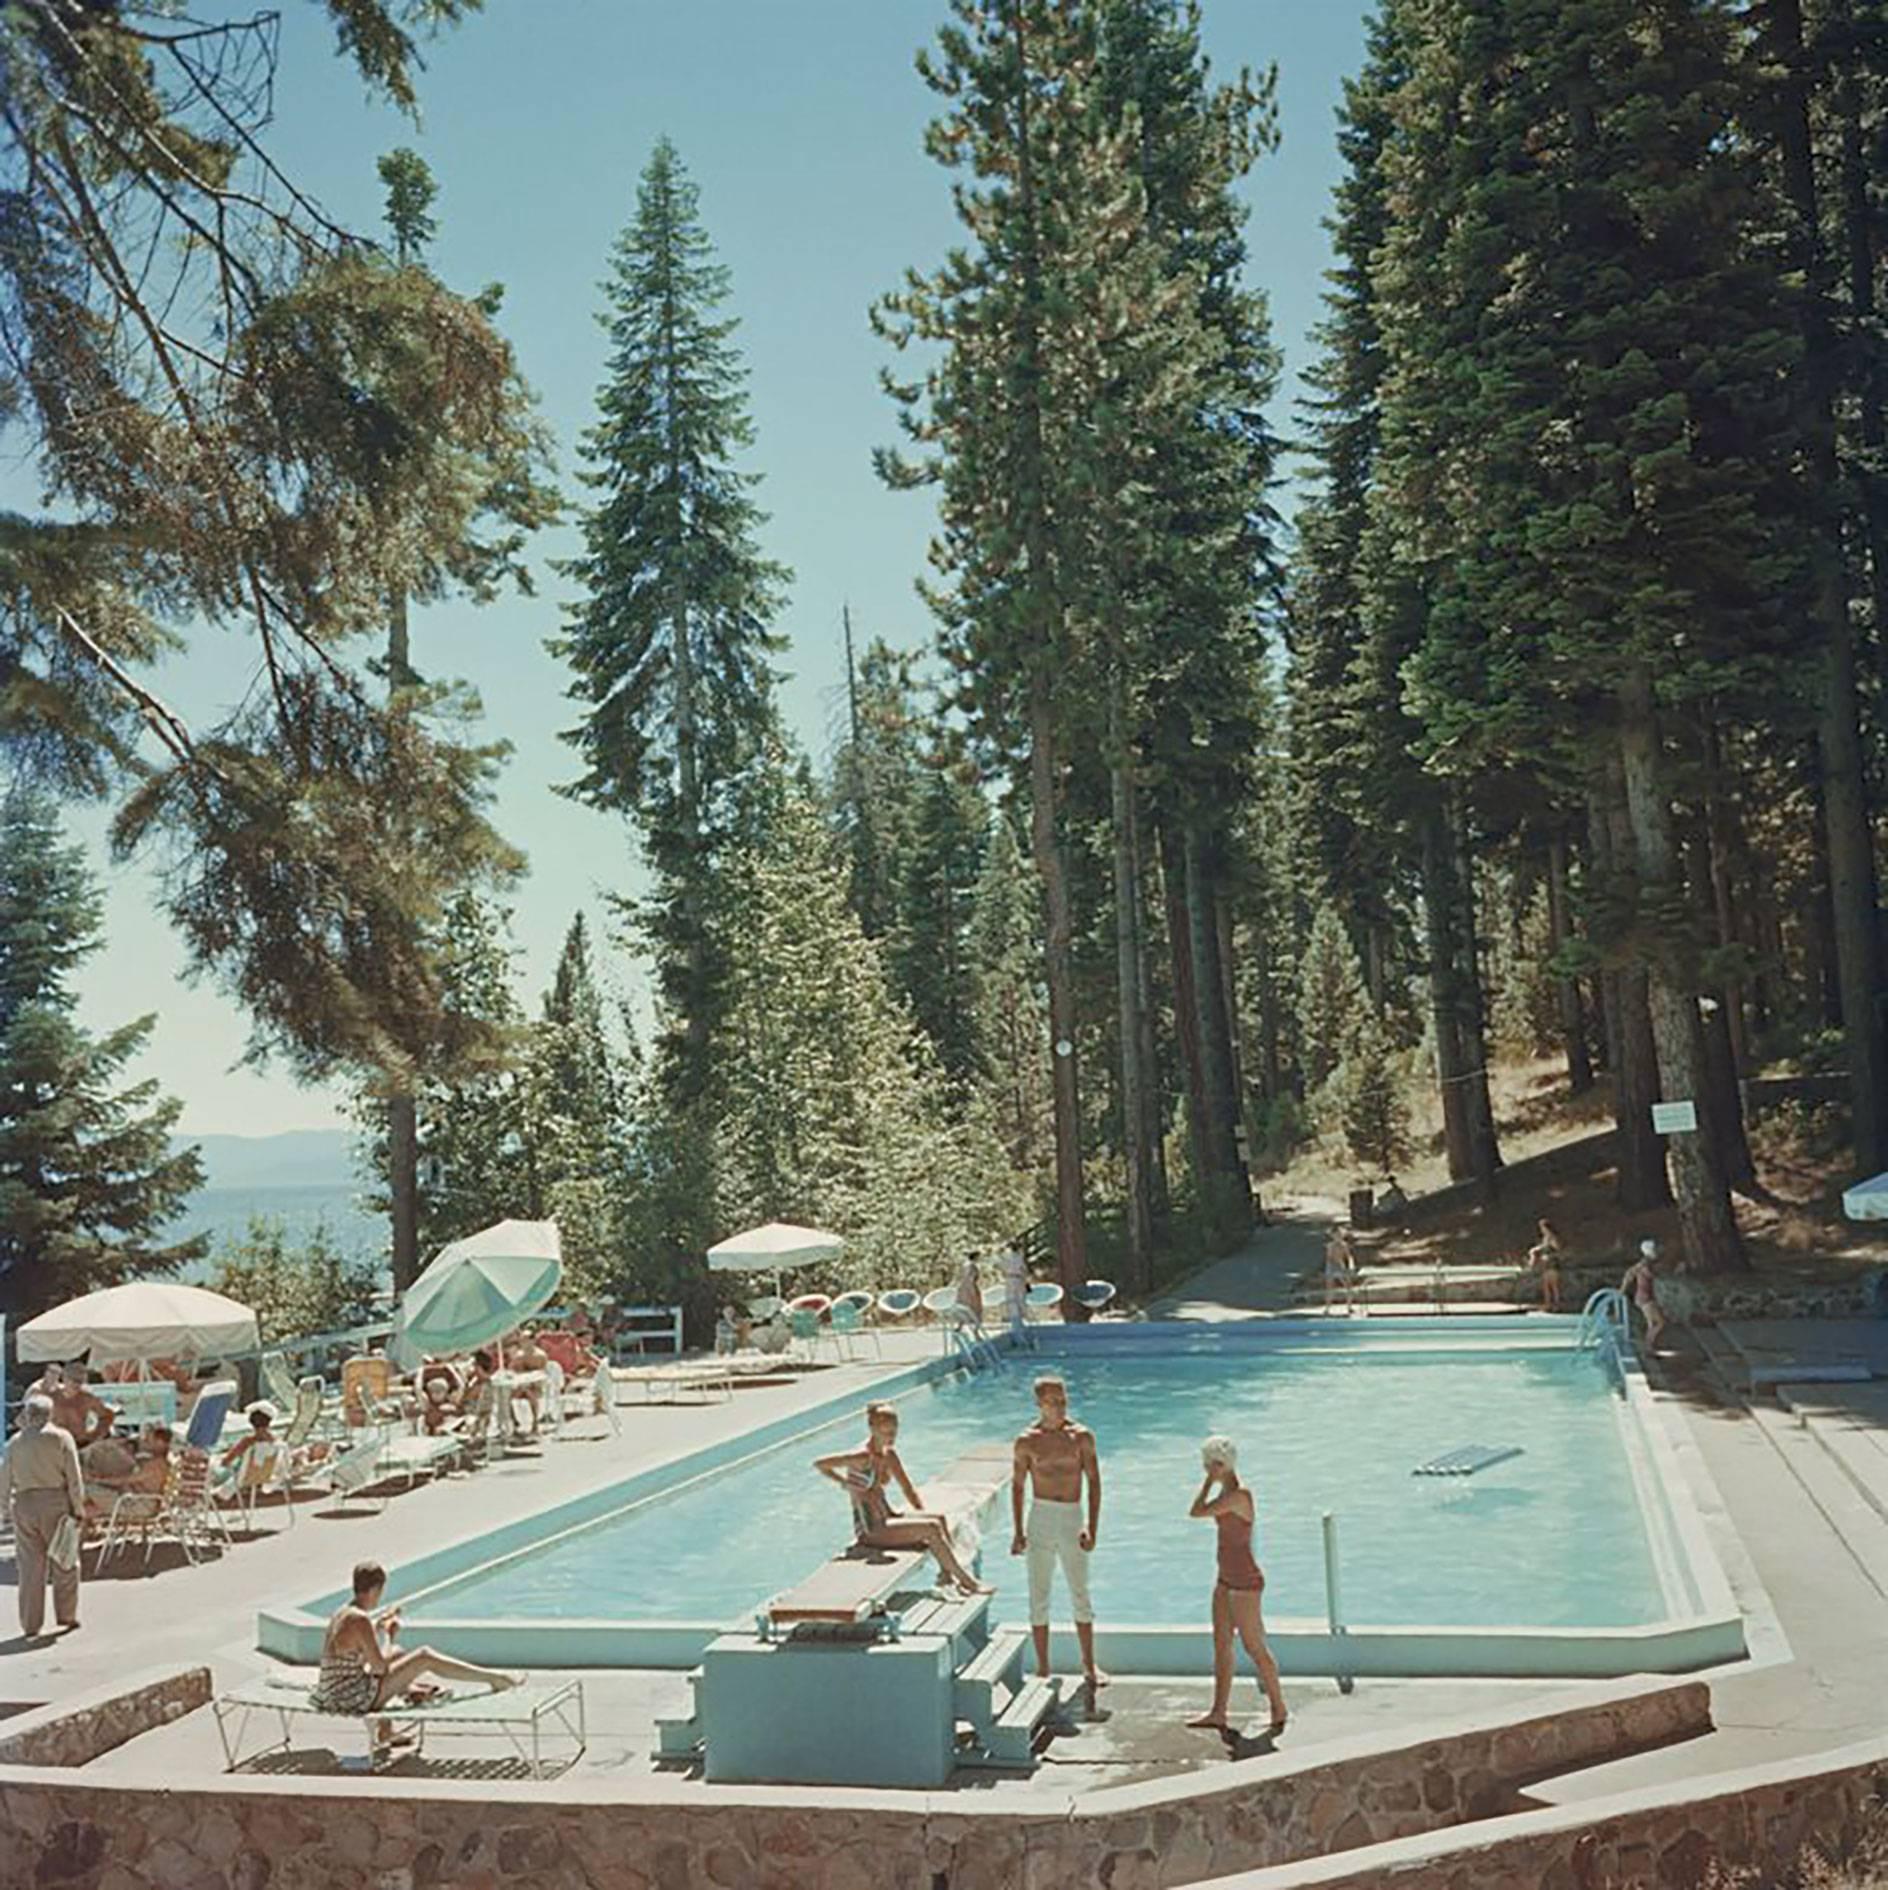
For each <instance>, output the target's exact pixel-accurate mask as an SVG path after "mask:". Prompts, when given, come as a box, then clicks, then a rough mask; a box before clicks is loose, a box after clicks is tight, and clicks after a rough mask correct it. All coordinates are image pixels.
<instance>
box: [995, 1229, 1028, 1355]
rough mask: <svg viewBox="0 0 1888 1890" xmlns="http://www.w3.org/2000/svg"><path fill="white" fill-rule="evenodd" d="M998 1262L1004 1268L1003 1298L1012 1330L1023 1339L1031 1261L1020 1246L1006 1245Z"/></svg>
mask: <svg viewBox="0 0 1888 1890" xmlns="http://www.w3.org/2000/svg"><path fill="white" fill-rule="evenodd" d="M997 1264H998V1265H999V1266H1001V1267H1002V1269H1003V1298H1004V1301H1005V1303H1006V1305H1007V1307H1008V1310H1009V1321H1010V1332H1011V1334H1012V1336H1013V1337H1015V1338H1017V1339H1019V1340H1020V1339H1021V1338H1022V1336H1023V1326H1024V1324H1025V1323H1026V1322H1027V1320H1028V1318H1029V1262H1028V1261H1027V1260H1025V1259H1024V1258H1023V1255H1022V1250H1021V1249H1020V1248H1018V1247H1006V1248H1004V1250H1003V1252H1002V1254H1001V1255H1000V1256H999V1257H998V1262H997Z"/></svg>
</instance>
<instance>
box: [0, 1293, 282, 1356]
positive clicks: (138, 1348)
mask: <svg viewBox="0 0 1888 1890" xmlns="http://www.w3.org/2000/svg"><path fill="white" fill-rule="evenodd" d="M18 1339H19V1348H20V1357H21V1358H22V1359H42V1360H43V1359H69V1358H85V1357H88V1356H89V1357H90V1359H91V1361H92V1363H93V1364H94V1365H97V1364H101V1363H103V1362H104V1361H105V1360H107V1359H122V1358H134V1359H138V1360H140V1361H142V1360H147V1359H153V1358H198V1357H201V1356H202V1355H203V1354H205V1353H214V1354H221V1353H228V1352H253V1351H254V1350H255V1349H256V1345H257V1343H258V1338H257V1332H256V1315H255V1314H254V1313H252V1312H251V1311H250V1310H249V1308H248V1307H247V1306H243V1305H239V1304H238V1303H237V1302H236V1301H235V1300H233V1299H226V1298H224V1296H223V1295H222V1294H221V1293H212V1292H211V1291H210V1290H209V1289H208V1288H207V1287H203V1286H180V1285H178V1284H177V1282H176V1281H174V1280H130V1281H127V1282H126V1283H125V1284H124V1285H123V1286H108V1287H105V1288H104V1289H103V1290H102V1291H100V1292H97V1293H87V1294H85V1295H84V1297H83V1298H80V1299H73V1300H68V1301H67V1302H66V1303H65V1305H63V1306H55V1307H54V1308H53V1309H52V1311H51V1312H43V1313H41V1314H40V1315H39V1317H38V1318H37V1319H29V1320H28V1321H27V1322H26V1324H25V1325H23V1326H22V1327H21V1328H20V1330H19V1334H18Z"/></svg>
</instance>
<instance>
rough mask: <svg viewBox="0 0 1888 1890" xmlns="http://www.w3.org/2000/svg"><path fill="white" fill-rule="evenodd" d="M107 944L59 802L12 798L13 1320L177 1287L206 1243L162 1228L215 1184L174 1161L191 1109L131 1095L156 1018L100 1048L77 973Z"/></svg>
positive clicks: (5, 1186)
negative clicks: (119, 1293)
mask: <svg viewBox="0 0 1888 1890" xmlns="http://www.w3.org/2000/svg"><path fill="white" fill-rule="evenodd" d="M102 942H103V940H102V936H101V927H100V918H99V899H98V894H97V892H96V890H95V889H94V887H93V885H92V883H91V879H90V876H89V875H88V874H87V872H86V870H85V861H84V855H83V854H82V853H81V852H80V850H79V849H78V848H77V847H73V846H68V845H66V844H65V843H64V842H63V841H62V839H61V836H60V832H59V823H58V820H57V818H56V816H55V815H54V813H53V810H52V806H51V803H50V802H49V801H47V800H45V799H43V798H41V797H40V796H38V795H36V794H33V793H30V792H28V791H25V790H23V789H15V790H14V791H13V792H11V793H9V794H8V795H7V796H6V798H5V799H4V800H0V1313H4V1314H5V1316H6V1317H7V1318H8V1319H9V1320H12V1321H15V1322H17V1321H19V1320H21V1319H27V1318H31V1317H32V1315H33V1314H35V1313H38V1312H43V1311H44V1310H45V1309H46V1308H47V1307H49V1306H54V1305H57V1304H58V1303H59V1302H60V1301H62V1300H66V1299H71V1298H74V1297H76V1296H77V1295H79V1294H81V1293H89V1292H92V1291H93V1290H95V1289H96V1288H98V1287H101V1286H115V1285H117V1284H118V1283H119V1282H120V1281H123V1280H127V1279H132V1278H134V1277H136V1276H138V1275H140V1274H146V1273H169V1272H172V1271H174V1270H175V1269H176V1268H177V1267H178V1266H180V1265H181V1264H182V1263H183V1262H185V1261H187V1260H194V1259H197V1258H199V1257H200V1256H201V1255H202V1254H203V1252H204V1250H205V1247H206V1246H207V1244H208V1243H207V1242H206V1241H205V1240H203V1239H202V1238H200V1237H199V1238H196V1239H191V1240H182V1241H174V1242H171V1243H169V1244H166V1243H165V1242H164V1241H163V1240H162V1239H161V1238H160V1237H159V1230H160V1229H161V1228H162V1227H163V1226H164V1225H165V1223H166V1222H168V1221H171V1220H174V1219H175V1218H176V1217H177V1215H178V1214H179V1213H180V1212H181V1211H182V1210H183V1207H184V1204H185V1202H186V1201H187V1200H188V1198H189V1196H190V1195H191V1194H192V1193H193V1192H194V1191H195V1190H196V1189H197V1188H199V1187H201V1186H202V1185H203V1166H202V1163H201V1162H200V1161H199V1159H198V1157H197V1151H196V1150H195V1149H194V1148H186V1149H176V1148H174V1147H173V1141H174V1138H173V1136H172V1133H171V1132H172V1130H173V1129H174V1128H175V1126H176V1123H177V1117H178V1115H179V1113H180V1111H181V1110H182V1107H183V1105H182V1104H181V1103H179V1102H177V1101H176V1100H174V1099H173V1098H169V1097H163V1096H160V1095H159V1093H158V1088H157V1084H156V1083H155V1082H153V1081H146V1082H141V1083H129V1084H127V1083H123V1082H122V1081H121V1073H122V1071H123V1069H124V1067H125V1065H126V1064H127V1063H129V1062H130V1061H131V1060H132V1059H133V1058H134V1057H136V1056H137V1055H138V1054H139V1053H140V1052H141V1051H142V1050H143V1049H144V1047H145V1044H146V1042H147V1041H148V1039H149V1037H150V1034H151V1029H152V1026H153V1025H154V1024H155V1022H156V1019H155V1018H151V1017H142V1018H139V1019H137V1020H136V1021H135V1022H132V1023H129V1024H124V1025H121V1026H119V1027H118V1028H117V1029H115V1030H112V1031H109V1032H107V1033H106V1034H105V1035H104V1036H102V1037H94V1036H93V1035H92V1034H91V1033H90V1032H89V1031H87V1030H86V1028H85V1027H84V1025H83V1024H82V1023H81V1022H80V1021H79V1017H78V996H77V993H76V992H75V991H74V990H73V988H72V977H73V973H74V972H75V971H76V970H77V969H78V967H79V966H80V965H81V964H82V963H83V962H84V961H85V960H86V959H87V958H88V957H90V956H91V954H92V953H93V952H95V951H97V950H98V948H99V946H100V944H101V943H102Z"/></svg>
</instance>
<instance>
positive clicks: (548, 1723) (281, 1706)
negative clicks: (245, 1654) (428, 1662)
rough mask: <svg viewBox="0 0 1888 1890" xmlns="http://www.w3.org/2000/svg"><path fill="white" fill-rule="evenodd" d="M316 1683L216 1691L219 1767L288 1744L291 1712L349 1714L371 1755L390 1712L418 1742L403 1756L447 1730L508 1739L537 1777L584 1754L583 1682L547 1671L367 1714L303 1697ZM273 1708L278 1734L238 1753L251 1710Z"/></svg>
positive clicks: (274, 1677) (272, 1681) (253, 1683)
mask: <svg viewBox="0 0 1888 1890" xmlns="http://www.w3.org/2000/svg"><path fill="white" fill-rule="evenodd" d="M314 1686H315V1683H314V1681H312V1680H310V1679H305V1678H303V1677H302V1676H301V1675H299V1674H295V1675H291V1674H286V1673H277V1674H259V1675H257V1676H256V1678H254V1679H253V1680H248V1681H245V1682H244V1683H243V1684H242V1685H241V1686H238V1687H232V1688H231V1689H230V1690H229V1691H228V1692H227V1693H223V1694H219V1695H218V1696H217V1698H216V1700H215V1701H214V1702H213V1704H212V1710H213V1711H214V1712H215V1714H216V1730H217V1735H218V1737H219V1738H220V1739H221V1740H222V1742H223V1758H224V1761H225V1769H226V1770H228V1771H231V1772H233V1771H235V1770H236V1768H237V1767H238V1766H239V1765H243V1764H247V1763H248V1762H249V1760H251V1759H257V1758H260V1757H261V1756H262V1755H263V1754H264V1753H265V1752H275V1751H282V1750H286V1748H287V1746H288V1743H289V1737H290V1734H289V1722H290V1720H291V1719H294V1718H297V1717H313V1718H317V1719H349V1720H356V1721H358V1722H359V1724H360V1726H361V1728H362V1730H363V1731H364V1732H365V1733H366V1735H367V1740H368V1750H369V1753H370V1755H374V1756H376V1757H377V1756H378V1755H377V1754H375V1751H374V1745H373V1740H374V1722H375V1721H376V1720H381V1719H391V1720H393V1721H395V1723H396V1724H398V1725H399V1726H401V1727H403V1728H406V1729H408V1730H410V1731H412V1732H413V1733H414V1734H415V1735H416V1743H415V1744H414V1745H412V1746H408V1747H403V1748H401V1749H400V1752H399V1754H398V1756H399V1757H400V1758H401V1759H411V1758H417V1757H419V1756H421V1755H422V1754H423V1753H424V1751H425V1748H426V1735H427V1733H428V1732H434V1733H438V1734H440V1735H442V1736H443V1735H445V1734H447V1733H458V1734H461V1735H472V1734H485V1735H487V1736H491V1735H494V1734H497V1735H502V1736H503V1737H504V1738H506V1739H508V1740H509V1741H510V1742H511V1747H512V1750H513V1752H514V1753H515V1754H516V1755H517V1758H518V1759H519V1761H520V1762H521V1763H523V1764H526V1765H529V1767H530V1768H531V1776H532V1777H533V1778H543V1777H545V1776H546V1775H547V1773H548V1771H549V1770H551V1769H552V1768H555V1769H557V1770H559V1771H562V1770H566V1769H568V1768H569V1767H570V1766H572V1765H574V1764H576V1762H577V1761H578V1759H580V1758H581V1757H582V1756H583V1752H584V1748H585V1745H586V1743H587V1736H586V1730H585V1726H584V1704H583V1682H582V1681H581V1680H566V1679H560V1678H555V1677H553V1678H550V1679H544V1680H526V1681H525V1682H524V1684H523V1685H522V1686H516V1687H507V1688H505V1689H504V1691H503V1692H500V1693H488V1692H486V1691H484V1690H483V1689H482V1688H478V1687H470V1688H466V1687H454V1688H451V1689H449V1690H448V1691H446V1692H445V1693H443V1694H442V1695H441V1696H440V1697H439V1698H438V1699H436V1700H432V1701H429V1702H428V1703H427V1704H426V1705H424V1706H403V1705H399V1704H395V1705H394V1706H393V1707H392V1708H391V1709H388V1708H375V1709H374V1710H373V1711H372V1712H367V1713H334V1712H329V1711H327V1710H325V1709H323V1708H321V1707H317V1706H313V1705H311V1704H310V1703H309V1695H310V1694H311V1693H312V1692H313V1691H314ZM257 1713H261V1714H263V1715H265V1716H266V1715H269V1714H274V1715H275V1716H276V1719H277V1724H278V1726H279V1729H280V1733H281V1737H280V1738H279V1739H278V1740H276V1741H275V1742H273V1743H272V1744H270V1745H266V1746H261V1747H258V1748H257V1749H256V1750H255V1751H253V1752H250V1753H247V1754H245V1753H244V1752H243V1749H242V1748H243V1739H244V1735H245V1734H246V1733H247V1731H248V1729H249V1721H250V1718H251V1716H252V1715H254V1714H257ZM547 1733H548V1734H550V1735H552V1736H553V1737H555V1738H557V1739H558V1741H559V1744H560V1748H561V1746H562V1744H563V1742H564V1741H568V1742H570V1746H571V1749H570V1750H568V1751H565V1750H562V1749H560V1750H559V1751H557V1752H555V1753H553V1754H551V1755H550V1756H548V1757H547V1756H546V1753H545V1749H544V1747H545V1736H546V1734H547Z"/></svg>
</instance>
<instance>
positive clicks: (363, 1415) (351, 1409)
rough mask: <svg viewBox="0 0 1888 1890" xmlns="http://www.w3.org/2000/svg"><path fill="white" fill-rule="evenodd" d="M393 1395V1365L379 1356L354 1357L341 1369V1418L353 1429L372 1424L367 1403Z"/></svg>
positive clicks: (369, 1354) (373, 1353) (358, 1354)
mask: <svg viewBox="0 0 1888 1890" xmlns="http://www.w3.org/2000/svg"><path fill="white" fill-rule="evenodd" d="M392 1395H393V1361H392V1360H391V1359H390V1358H387V1357H385V1356H384V1355H383V1354H381V1353H379V1352H371V1353H357V1354H356V1355H355V1356H354V1357H353V1358H350V1359H347V1360H345V1361H344V1362H343V1363H342V1366H341V1416H342V1418H343V1419H344V1420H345V1421H346V1422H347V1423H348V1424H351V1425H353V1426H355V1427H356V1428H357V1429H358V1428H359V1427H360V1426H361V1425H363V1424H370V1423H372V1422H373V1419H372V1416H371V1415H370V1412H369V1408H368V1407H369V1401H370V1400H373V1399H378V1398H390V1397H392Z"/></svg>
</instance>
